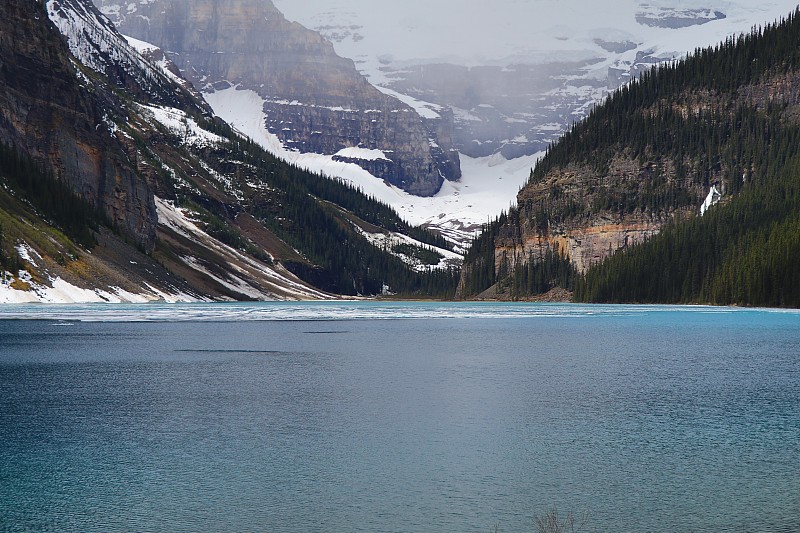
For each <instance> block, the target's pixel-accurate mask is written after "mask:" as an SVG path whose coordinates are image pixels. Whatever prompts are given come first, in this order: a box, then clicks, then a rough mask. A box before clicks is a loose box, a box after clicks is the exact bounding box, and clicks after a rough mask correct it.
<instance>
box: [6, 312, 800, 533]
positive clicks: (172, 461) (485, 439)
mask: <svg viewBox="0 0 800 533" xmlns="http://www.w3.org/2000/svg"><path fill="white" fill-rule="evenodd" d="M0 431H1V432H2V438H1V439H0V530H4V531H5V530H10V531H17V530H19V531H23V530H36V531H46V530H51V531H69V530H72V531H133V530H138V531H141V530H158V531H198V530H214V531H220V530H225V531H271V532H281V531H285V532H296V531H320V532H322V531H325V532H331V531H387V532H388V531H453V532H474V531H488V530H490V529H491V528H493V527H494V525H495V524H497V525H498V526H499V529H500V531H506V532H516V531H534V530H535V528H534V526H533V516H534V515H536V514H541V513H543V512H545V511H546V510H547V509H549V508H551V507H553V506H557V507H558V509H559V510H561V512H562V513H563V512H574V513H576V514H579V515H582V514H583V513H586V514H587V515H588V522H587V524H588V526H589V527H588V528H587V530H595V531H597V530H599V531H689V530H691V531H798V530H800V482H798V479H800V477H798V472H800V470H798V466H797V465H798V464H800V314H798V313H795V312H780V311H768V310H738V309H727V308H723V309H720V308H705V307H691V308H685V307H677V308H676V307H657V306H651V307H626V306H579V305H541V304H539V305H536V304H464V305H462V304H435V303H412V304H406V303H374V302H344V303H327V304H320V303H308V304H282V303H269V304H246V305H245V304H208V305H145V306H118V305H114V306H102V305H94V306H35V305H33V306H5V307H3V308H0Z"/></svg>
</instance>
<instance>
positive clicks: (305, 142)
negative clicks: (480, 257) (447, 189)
mask: <svg viewBox="0 0 800 533" xmlns="http://www.w3.org/2000/svg"><path fill="white" fill-rule="evenodd" d="M96 2H97V4H98V6H99V7H100V8H101V10H102V11H103V12H104V13H105V14H107V15H108V16H110V17H111V18H112V20H113V21H114V22H115V23H116V24H117V25H118V27H119V28H120V30H121V31H122V32H123V33H125V34H127V35H131V36H133V37H136V38H138V39H141V40H144V41H147V42H150V43H153V44H155V45H158V46H159V47H160V48H162V49H164V50H165V51H167V53H168V54H169V55H170V56H171V59H172V60H173V61H175V63H176V64H177V65H178V66H179V67H180V68H181V70H182V71H183V73H184V75H185V76H186V77H187V78H188V79H189V80H190V81H192V82H193V83H194V84H195V85H196V86H198V87H202V88H203V90H204V91H213V90H214V89H220V88H227V87H228V86H230V85H234V86H238V87H240V88H243V89H250V90H254V91H256V92H257V93H258V94H259V95H260V96H261V97H262V98H263V99H264V110H265V114H266V116H267V127H268V129H269V130H270V131H271V132H272V133H274V134H276V135H277V136H278V137H279V138H280V139H281V140H282V141H283V142H284V144H285V145H287V146H288V147H290V148H294V149H296V150H299V151H302V152H316V153H322V154H335V153H336V152H338V151H340V150H341V149H343V148H347V147H351V146H358V147H362V148H365V149H378V150H381V151H383V152H384V153H385V154H387V156H388V158H389V159H390V162H389V163H388V164H384V165H381V167H382V168H381V169H379V170H380V173H379V174H378V176H379V177H381V178H383V179H385V180H386V181H388V182H390V183H392V184H394V185H397V186H399V187H401V188H403V189H405V190H406V191H408V192H411V193H413V194H417V195H421V196H428V195H432V194H434V193H436V192H437V191H438V190H439V188H440V187H441V184H442V182H443V180H444V179H451V180H456V179H458V178H459V177H460V176H461V172H460V165H459V161H458V153H457V152H456V151H455V150H454V149H453V148H452V139H451V136H450V135H448V131H452V118H450V124H439V125H436V124H433V125H426V123H425V122H424V121H423V119H422V118H421V117H420V116H419V115H418V114H417V113H416V112H415V111H414V110H413V109H412V108H411V107H409V106H407V105H405V104H403V103H402V102H400V101H399V100H397V99H395V98H392V97H390V96H387V95H385V94H383V93H381V92H380V91H378V90H377V89H376V88H375V87H373V86H372V85H370V83H369V82H368V81H367V79H366V78H365V77H364V76H362V75H361V74H359V73H358V72H357V70H356V68H355V65H354V63H353V62H352V61H351V60H349V59H344V58H342V57H339V56H338V55H336V53H335V52H334V49H333V46H332V45H331V43H330V42H329V41H327V40H326V39H325V38H323V37H322V36H321V35H320V34H319V33H317V32H314V31H311V30H308V29H306V28H304V27H302V26H301V25H299V24H297V23H294V22H290V21H288V20H286V18H285V17H284V16H283V15H282V14H281V13H280V12H279V11H278V10H277V9H276V8H275V7H274V5H273V4H272V2H271V1H269V0H223V1H219V0H169V1H167V0H156V1H153V0H146V1H145V0H142V1H140V2H139V3H138V4H133V3H131V4H129V5H126V6H124V7H120V4H118V2H117V0H96ZM446 120H447V117H446V116H445V117H444V118H442V119H441V121H443V122H444V121H446ZM359 164H362V162H359ZM362 166H364V168H368V170H373V171H375V169H374V168H371V167H374V166H375V165H374V163H373V162H363V164H362Z"/></svg>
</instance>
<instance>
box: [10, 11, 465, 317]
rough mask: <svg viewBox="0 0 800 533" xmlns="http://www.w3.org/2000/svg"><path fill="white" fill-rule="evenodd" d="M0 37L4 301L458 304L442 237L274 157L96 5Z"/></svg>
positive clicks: (22, 20)
mask: <svg viewBox="0 0 800 533" xmlns="http://www.w3.org/2000/svg"><path fill="white" fill-rule="evenodd" d="M0 33H2V35H5V36H6V37H7V38H2V39H0V57H2V69H0V104H1V105H0V281H1V282H2V283H1V284H0V292H2V294H0V301H71V300H69V299H70V298H73V297H77V298H80V299H82V301H120V300H124V301H146V300H151V299H158V298H165V299H184V300H194V299H220V300H231V299H233V300H252V299H313V298H331V297H334V296H335V295H378V294H386V293H391V294H396V295H409V296H410V295H414V296H438V297H448V296H451V295H452V293H453V291H454V289H455V286H456V283H457V281H458V271H457V268H458V259H459V258H458V256H457V255H456V254H454V253H453V252H452V251H451V246H450V245H449V244H447V243H446V242H445V241H444V239H442V238H441V237H439V236H436V235H434V234H431V233H429V232H428V231H426V230H423V229H421V228H416V227H411V226H410V225H409V224H407V223H406V222H405V221H403V220H402V219H401V218H400V217H399V216H398V215H397V213H396V212H394V211H393V210H392V209H391V208H390V207H389V206H387V205H385V204H383V203H381V202H379V201H377V200H375V199H374V198H370V197H367V196H365V195H364V194H363V193H362V192H361V191H359V190H357V189H355V188H354V187H352V186H350V185H348V184H346V183H343V182H341V181H337V180H331V179H327V178H325V177H322V176H319V175H315V174H313V173H310V172H308V171H305V170H301V169H299V168H296V167H293V166H291V165H289V164H288V163H286V162H284V161H281V160H279V159H277V158H276V157H274V156H273V155H271V154H269V153H267V152H266V151H265V150H264V149H263V148H262V147H261V146H259V145H258V144H256V143H254V142H252V141H251V140H250V139H248V138H246V137H245V136H243V135H242V134H240V133H239V132H237V131H235V130H234V129H233V128H231V127H230V126H229V125H228V124H226V123H225V122H224V121H222V120H221V119H219V118H218V117H214V116H213V115H212V114H211V110H210V109H211V108H210V107H209V106H208V105H207V104H206V103H205V102H204V101H203V100H202V97H200V96H199V94H198V93H197V92H196V91H194V89H193V88H192V87H191V86H190V85H189V84H188V83H187V82H186V81H185V80H182V79H181V78H180V77H179V76H178V75H177V74H176V73H175V72H174V71H173V70H170V65H169V64H168V63H167V62H165V61H161V60H156V59H153V58H150V59H145V58H144V57H143V56H141V55H140V54H139V52H138V51H137V50H136V49H134V48H133V47H132V46H131V45H130V44H129V43H128V42H127V40H126V39H125V38H124V37H123V36H122V35H120V34H119V33H118V32H117V30H116V29H115V28H114V27H113V25H112V24H110V23H109V22H108V20H107V19H105V18H104V17H103V16H102V14H100V13H99V11H97V9H96V8H95V7H94V6H93V5H92V3H91V1H89V0H50V1H49V2H46V3H44V2H42V3H39V2H36V3H31V2H29V1H27V0H12V1H11V2H10V3H9V4H8V6H6V9H5V11H4V17H3V18H0ZM153 57H156V56H153ZM162 57H163V56H162ZM30 73H36V75H37V76H38V77H34V78H32V77H31V74H30ZM58 287H61V288H62V289H63V290H62V289H59V288H58ZM65 291H66V292H65Z"/></svg>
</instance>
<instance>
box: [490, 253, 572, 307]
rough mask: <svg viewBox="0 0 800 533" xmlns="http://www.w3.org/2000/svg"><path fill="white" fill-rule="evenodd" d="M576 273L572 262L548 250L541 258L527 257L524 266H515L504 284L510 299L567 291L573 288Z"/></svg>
mask: <svg viewBox="0 0 800 533" xmlns="http://www.w3.org/2000/svg"><path fill="white" fill-rule="evenodd" d="M576 277H577V273H576V271H575V267H574V266H573V265H572V262H571V261H570V260H569V259H568V258H566V257H564V256H563V255H562V254H560V253H558V252H556V251H553V250H550V249H548V250H547V251H546V252H545V253H544V254H543V256H542V257H533V255H531V256H530V257H528V261H527V262H526V263H525V264H518V265H515V266H514V268H513V270H512V271H511V274H510V275H509V276H508V277H507V278H506V281H505V283H507V284H508V289H509V292H510V295H511V298H512V299H515V300H516V299H520V298H525V297H526V296H530V295H536V294H544V293H546V292H547V291H549V290H551V289H553V288H555V287H561V288H562V289H566V290H568V291H572V290H573V289H574V288H575V279H576Z"/></svg>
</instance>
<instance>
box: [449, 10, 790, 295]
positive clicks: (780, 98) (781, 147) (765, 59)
mask: <svg viewBox="0 0 800 533" xmlns="http://www.w3.org/2000/svg"><path fill="white" fill-rule="evenodd" d="M798 42H800V20H799V19H798V14H797V12H795V13H794V14H792V15H790V16H789V17H788V19H786V20H785V21H783V22H782V23H780V24H777V23H776V24H771V25H768V26H766V27H765V28H764V29H761V28H756V29H754V30H753V31H752V32H751V33H749V34H747V35H740V36H736V37H730V38H728V39H726V40H725V42H724V43H722V44H720V45H718V46H716V47H714V48H706V49H698V50H697V51H695V52H694V53H693V54H692V55H690V56H689V57H688V58H687V59H685V60H683V61H680V62H675V63H671V64H667V65H663V66H661V67H659V68H658V69H657V70H654V71H652V72H649V73H646V74H645V75H643V76H642V77H641V79H640V80H638V81H634V82H632V83H631V84H630V85H628V86H625V87H623V88H622V89H620V90H619V91H617V92H616V93H615V94H614V95H613V96H612V97H611V98H610V99H609V100H608V101H607V102H606V103H604V104H603V105H601V106H598V107H597V108H595V109H594V110H593V111H592V112H591V113H590V114H589V116H588V117H587V119H586V120H584V121H582V122H581V123H579V124H576V125H575V126H574V127H573V128H572V129H571V130H570V131H569V132H568V133H567V134H565V135H564V136H563V137H562V138H561V139H560V140H559V141H558V142H557V143H556V144H554V145H553V146H552V147H551V148H550V149H549V151H548V153H547V155H546V156H545V157H544V158H543V160H542V161H541V163H540V164H539V165H538V166H537V167H536V169H535V170H534V171H533V172H532V173H531V176H530V179H529V182H528V184H527V185H526V186H525V187H523V189H521V190H520V192H519V194H518V196H517V203H518V207H517V208H514V209H512V210H510V212H509V213H507V214H504V215H503V216H502V217H500V218H498V219H497V220H496V221H495V222H494V223H493V224H490V225H489V226H488V227H487V231H486V232H485V233H484V234H483V235H482V236H481V237H480V238H479V239H477V240H476V242H475V246H474V247H473V248H472V249H471V250H470V252H469V253H468V255H467V260H466V264H465V267H464V275H463V277H462V284H461V291H462V294H463V295H465V296H469V295H477V294H479V293H481V292H484V291H486V290H487V289H488V292H484V295H485V296H490V295H499V296H501V297H512V298H514V297H528V296H530V295H532V294H536V293H539V292H545V291H546V290H548V289H550V288H552V287H554V286H556V285H560V286H562V287H563V288H568V289H574V291H575V296H576V298H578V299H580V300H588V301H604V302H608V301H610V302H669V303H678V302H683V303H686V302H690V303H698V302H704V303H717V304H732V303H736V304H746V305H774V306H798V305H800V293H798V288H797V287H798V285H797V268H796V259H797V258H798V256H800V234H798V232H797V228H798V213H800V209H798V208H800V194H799V193H798V190H800V181H798V180H799V179H800V166H798V165H800V150H798V146H800V144H798V142H800V123H798V121H797V117H798V112H799V111H800V46H798V44H797V43H798Z"/></svg>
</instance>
